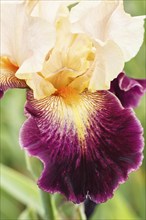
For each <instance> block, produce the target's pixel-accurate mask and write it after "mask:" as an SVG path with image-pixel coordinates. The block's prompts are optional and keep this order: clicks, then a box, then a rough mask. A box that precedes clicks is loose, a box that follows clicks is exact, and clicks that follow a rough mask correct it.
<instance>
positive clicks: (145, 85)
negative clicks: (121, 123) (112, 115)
mask: <svg viewBox="0 0 146 220" xmlns="http://www.w3.org/2000/svg"><path fill="white" fill-rule="evenodd" d="M110 91H111V92H112V93H114V94H115V95H116V96H117V97H118V99H119V100H120V102H121V104H122V105H123V107H125V108H135V107H137V106H138V104H139V102H140V99H141V97H142V96H143V95H144V93H145V92H146V79H133V78H130V77H128V76H126V75H125V73H120V74H119V75H118V77H117V78H116V79H114V80H113V81H112V82H111V88H110Z"/></svg>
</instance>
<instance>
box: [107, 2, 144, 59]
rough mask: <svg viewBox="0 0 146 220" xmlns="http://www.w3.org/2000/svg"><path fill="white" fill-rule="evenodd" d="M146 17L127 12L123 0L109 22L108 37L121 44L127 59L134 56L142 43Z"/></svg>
mask: <svg viewBox="0 0 146 220" xmlns="http://www.w3.org/2000/svg"><path fill="white" fill-rule="evenodd" d="M144 18H145V16H136V17H132V16H131V15H129V14H127V13H125V12H124V8H123V4H122V2H121V3H120V4H119V6H118V7H117V9H116V10H115V11H114V13H113V14H112V16H111V18H110V20H109V22H108V26H107V38H109V39H112V40H113V41H115V42H116V43H117V44H118V45H119V47H120V48H121V50H122V52H123V54H124V59H125V61H129V60H130V59H131V58H132V57H134V56H135V55H136V54H137V52H138V51H139V49H140V47H141V45H142V42H143V38H144Z"/></svg>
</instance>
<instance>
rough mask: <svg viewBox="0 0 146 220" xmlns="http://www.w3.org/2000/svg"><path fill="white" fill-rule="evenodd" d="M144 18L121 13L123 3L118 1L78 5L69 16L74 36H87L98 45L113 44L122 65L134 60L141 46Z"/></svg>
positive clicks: (81, 3) (85, 2) (87, 2)
mask: <svg viewBox="0 0 146 220" xmlns="http://www.w3.org/2000/svg"><path fill="white" fill-rule="evenodd" d="M144 18H145V16H136V17H132V16H130V15H129V14H128V13H126V12H125V11H124V7H123V1H117V0H115V1H106V0H105V1H98V2H95V1H92V2H91V1H90V2H89V1H84V2H80V3H79V4H78V5H77V6H75V7H74V8H72V10H71V13H70V21H71V23H72V32H73V33H86V34H88V35H89V36H90V37H92V38H93V39H94V40H97V41H98V40H100V41H103V42H105V41H107V40H112V41H114V42H115V43H116V44H117V45H118V46H119V47H120V48H121V50H122V52H123V54H124V60H125V61H129V60H130V59H131V58H132V57H134V56H135V55H136V54H137V52H138V51H139V49H140V46H141V45H142V42H143V36H144V27H143V25H144ZM133 36H134V37H133Z"/></svg>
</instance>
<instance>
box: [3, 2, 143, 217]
mask: <svg viewBox="0 0 146 220" xmlns="http://www.w3.org/2000/svg"><path fill="white" fill-rule="evenodd" d="M125 9H126V11H127V12H129V13H130V14H132V15H142V14H145V12H146V2H145V1H144V0H126V1H125ZM133 37H134V36H133ZM145 52H146V42H145V43H144V44H143V46H142V48H141V50H140V52H139V53H138V54H137V56H136V57H135V58H133V59H132V60H131V61H130V62H128V63H127V64H126V66H125V71H126V73H127V74H128V75H129V76H131V77H135V78H146V68H145V64H146V63H145V62H146V61H145V59H146V56H145ZM24 103H25V91H24V90H18V89H13V90H10V91H8V92H7V93H6V94H5V97H4V98H3V100H2V101H1V106H0V108H1V127H0V128H1V132H0V133H1V158H0V159H1V163H2V164H4V165H6V166H8V167H11V168H12V169H13V170H16V171H17V173H16V178H15V175H14V176H13V172H16V171H13V170H10V171H9V169H8V170H7V169H5V167H3V170H2V171H3V172H4V173H5V175H4V179H3V181H7V184H4V182H1V185H2V189H1V203H0V204H1V205H0V208H1V210H0V213H1V215H0V219H1V220H8V219H11V220H12V219H13V220H14V219H20V220H30V219H35V220H36V219H41V217H38V215H35V212H34V210H35V209H36V210H37V211H38V213H39V214H40V216H41V212H42V210H41V205H40V208H39V202H40V201H39V199H40V198H39V195H38V192H37V193H36V194H37V195H36V196H37V198H35V195H34V192H36V191H37V190H38V188H37V186H36V184H35V183H34V182H33V181H32V180H31V178H32V177H31V175H30V173H29V171H28V170H27V169H26V162H25V153H24V151H23V150H21V148H20V146H19V140H18V136H19V130H20V128H21V126H22V124H23V122H24V121H25V117H24V115H23V108H24ZM145 107H146V106H145V98H143V99H142V101H141V104H140V106H139V107H138V108H137V109H136V110H135V112H136V115H137V117H138V118H139V119H140V121H141V123H142V125H143V127H144V129H145V131H146V123H145V121H146V118H145V115H146V112H145ZM145 134H146V132H145ZM145 138H146V135H145ZM34 160H36V159H34ZM11 171H12V172H11ZM145 171H146V167H145V161H144V162H143V165H142V167H141V168H140V169H139V171H137V172H135V173H132V174H130V178H129V180H128V181H127V182H126V183H125V184H123V185H121V186H120V188H119V190H118V191H116V193H115V196H114V197H113V199H111V200H109V201H108V202H106V203H104V204H101V205H98V206H97V207H96V209H95V212H94V213H93V215H92V217H91V219H92V220H97V219H102V220H106V219H107V220H109V219H111V220H138V219H141V220H143V219H146V215H145ZM39 172H40V171H39ZM17 174H18V176H17ZM19 174H20V176H19ZM21 175H23V176H21ZM107 181H108V180H107ZM5 183H6V182H5ZM28 183H30V184H28ZM3 184H4V185H3ZM27 184H28V185H29V187H28V188H27V187H26V185H27ZM25 187H26V188H25ZM31 187H32V188H31ZM17 190H18V192H17ZM19 190H20V192H19ZM27 190H30V192H28V191H27ZM27 196H28V199H27ZM30 197H31V198H30ZM54 198H55V201H56V204H57V207H58V211H59V213H63V214H62V216H63V217H62V219H68V220H69V219H74V220H77V219H79V217H77V214H75V213H77V209H78V208H77V207H78V206H76V205H74V204H72V203H71V202H65V201H64V200H62V197H61V196H60V195H58V194H56V195H54ZM33 199H34V200H33ZM62 201H63V203H62ZM32 203H34V204H32ZM59 219H61V217H59Z"/></svg>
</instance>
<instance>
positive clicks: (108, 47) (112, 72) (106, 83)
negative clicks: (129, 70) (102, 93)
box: [87, 41, 124, 92]
mask: <svg viewBox="0 0 146 220" xmlns="http://www.w3.org/2000/svg"><path fill="white" fill-rule="evenodd" d="M96 50H97V52H96V53H97V54H96V58H95V59H96V60H95V66H94V68H93V70H92V69H91V71H90V69H89V72H88V73H87V76H88V77H90V83H89V86H88V89H89V91H91V92H95V91H96V90H108V89H109V88H110V82H111V81H112V80H113V79H114V78H116V77H117V76H118V74H119V72H121V71H122V70H123V67H124V57H123V53H122V52H121V50H120V48H119V47H118V46H117V45H116V44H115V43H114V42H113V41H107V42H106V43H105V44H104V45H100V44H99V43H96Z"/></svg>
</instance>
